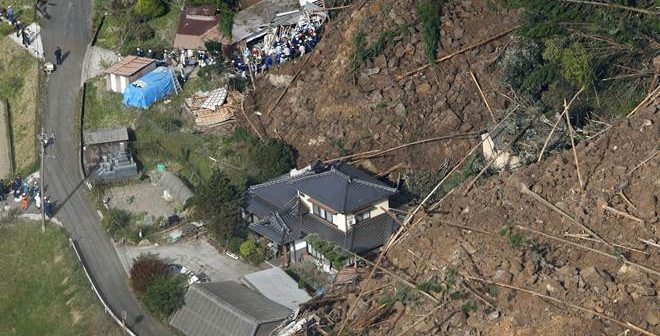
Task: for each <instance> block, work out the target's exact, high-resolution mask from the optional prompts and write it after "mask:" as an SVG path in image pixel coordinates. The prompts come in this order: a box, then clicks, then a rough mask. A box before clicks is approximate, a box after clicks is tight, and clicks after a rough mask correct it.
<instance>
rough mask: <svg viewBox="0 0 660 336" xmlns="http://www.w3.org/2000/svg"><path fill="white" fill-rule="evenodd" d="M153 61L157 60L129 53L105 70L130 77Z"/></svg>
mask: <svg viewBox="0 0 660 336" xmlns="http://www.w3.org/2000/svg"><path fill="white" fill-rule="evenodd" d="M153 62H156V60H155V59H152V58H146V57H137V56H133V55H129V56H126V57H124V58H122V59H121V60H120V61H119V62H117V63H115V64H113V65H112V66H111V67H109V68H108V70H106V71H105V72H106V73H110V74H114V75H119V76H124V77H128V76H131V75H133V74H135V73H136V72H138V71H140V70H142V69H144V68H145V67H147V66H148V65H150V64H151V63H153Z"/></svg>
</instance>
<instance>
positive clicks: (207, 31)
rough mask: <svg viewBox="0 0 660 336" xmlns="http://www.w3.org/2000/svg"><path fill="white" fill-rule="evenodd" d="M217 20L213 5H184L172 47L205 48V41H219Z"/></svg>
mask: <svg viewBox="0 0 660 336" xmlns="http://www.w3.org/2000/svg"><path fill="white" fill-rule="evenodd" d="M218 22H219V19H218V16H217V15H215V7H214V6H211V5H209V6H196V7H186V9H185V10H184V11H183V12H182V13H181V17H180V18H179V27H178V28H177V31H176V37H175V38H174V48H178V49H193V50H206V47H205V46H204V42H205V41H209V40H210V41H216V42H220V41H221V40H222V36H221V35H220V32H219V31H218Z"/></svg>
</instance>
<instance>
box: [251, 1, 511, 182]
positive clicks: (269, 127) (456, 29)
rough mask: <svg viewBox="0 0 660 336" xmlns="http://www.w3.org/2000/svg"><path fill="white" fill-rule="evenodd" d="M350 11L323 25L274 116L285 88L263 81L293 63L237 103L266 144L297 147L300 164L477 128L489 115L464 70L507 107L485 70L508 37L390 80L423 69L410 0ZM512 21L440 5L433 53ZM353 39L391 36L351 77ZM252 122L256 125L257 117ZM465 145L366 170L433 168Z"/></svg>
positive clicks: (424, 150)
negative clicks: (267, 140) (277, 141)
mask: <svg viewBox="0 0 660 336" xmlns="http://www.w3.org/2000/svg"><path fill="white" fill-rule="evenodd" d="M355 6H356V7H358V8H355V9H354V10H353V9H351V10H348V11H347V12H345V13H342V14H341V15H340V16H339V17H338V18H336V19H334V20H333V21H331V22H330V23H329V24H327V25H326V31H325V33H324V36H323V39H322V41H321V43H320V44H319V46H318V47H317V49H316V50H315V51H314V54H313V55H312V58H311V59H310V60H309V62H308V63H307V64H306V66H305V67H304V69H303V70H302V72H301V73H300V75H299V76H298V78H297V80H296V81H295V82H294V83H293V84H292V85H291V87H290V88H289V90H288V92H287V93H286V95H285V96H284V98H283V99H282V101H281V102H279V104H278V105H277V106H276V107H275V108H274V109H273V111H272V112H270V113H268V112H269V109H270V107H271V106H272V105H273V103H274V102H275V100H276V98H277V97H278V96H279V95H280V93H281V92H282V90H283V86H282V85H280V86H279V87H276V86H273V84H271V82H273V81H271V80H269V79H270V78H271V76H274V77H273V78H276V77H277V76H280V75H293V74H295V72H296V71H297V70H298V69H299V67H300V66H301V63H302V62H301V61H298V63H297V64H290V65H287V66H285V67H283V68H282V69H280V70H275V71H272V72H270V73H269V74H267V75H264V76H263V77H261V78H260V79H259V80H258V81H257V90H256V92H255V93H253V94H252V95H251V96H250V97H249V98H248V100H247V101H246V102H245V107H246V110H247V113H248V115H253V114H252V113H253V112H255V111H259V112H261V113H263V116H262V117H261V118H260V119H261V122H262V124H263V126H264V127H265V130H266V133H267V134H268V135H269V136H272V137H279V138H282V139H284V140H285V141H287V142H288V143H291V144H292V145H294V146H295V147H296V149H297V150H298V151H299V153H300V158H299V163H300V164H307V163H308V162H309V161H310V160H313V159H316V158H322V159H328V158H334V157H338V156H340V155H342V154H344V153H346V154H351V153H356V152H360V151H366V150H373V149H378V148H389V147H392V146H396V145H399V144H402V143H406V142H411V141H416V140H421V139H425V138H430V137H435V136H442V135H447V134H450V133H455V132H467V131H477V130H479V129H482V128H484V127H485V126H486V125H487V122H488V121H489V119H490V117H489V114H488V111H487V110H486V108H485V105H484V103H483V101H482V99H481V98H480V95H479V93H478V91H477V89H476V86H475V84H474V83H473V81H472V79H471V77H470V75H469V72H468V71H470V70H471V71H473V72H474V73H475V74H476V77H477V78H478V80H479V82H480V84H481V86H482V87H483V90H484V91H485V92H486V97H487V99H488V100H489V103H490V104H491V106H492V107H493V108H494V109H498V108H502V107H504V106H505V104H506V103H507V101H506V100H505V98H504V97H503V96H502V95H500V94H499V93H498V92H500V93H505V92H507V91H506V90H505V89H504V88H502V87H501V85H500V84H499V82H498V80H497V77H496V75H494V74H492V71H490V70H487V67H488V66H489V65H490V64H492V63H493V62H494V61H495V60H496V58H497V57H498V56H500V55H501V51H502V49H503V47H504V45H505V44H506V43H507V41H508V37H504V38H502V39H498V40H496V41H493V42H492V43H487V44H484V45H483V46H481V47H479V48H476V49H474V50H471V51H469V52H467V53H465V54H462V55H458V56H456V57H454V58H452V59H451V60H449V61H447V62H443V63H441V64H440V65H439V66H437V67H435V68H428V69H426V70H425V71H422V72H419V73H418V74H417V75H415V76H407V77H404V78H402V79H398V76H400V75H402V74H404V73H406V72H409V71H411V70H414V69H416V68H418V67H420V66H421V65H424V64H426V63H427V59H426V56H425V53H424V43H423V42H422V34H421V32H420V31H421V26H420V24H419V23H418V19H417V18H416V14H415V5H414V1H412V0H403V1H392V0H376V1H368V2H367V3H366V4H365V5H364V6H362V7H359V6H358V4H356V5H355ZM514 17H515V16H514V15H513V13H509V12H506V11H500V12H493V11H489V10H488V9H487V8H486V7H485V5H483V4H482V3H481V1H468V2H451V3H449V4H447V5H445V8H444V10H443V16H442V20H441V21H442V33H441V41H440V45H439V55H440V56H442V55H445V54H448V53H450V52H452V51H455V50H459V49H461V48H462V47H464V46H467V45H470V44H473V43H475V42H478V41H481V40H483V39H485V38H487V37H488V36H491V35H495V33H497V32H500V31H504V30H506V29H508V28H510V27H512V26H514V25H515V23H514ZM359 31H362V32H364V34H365V40H366V43H365V44H366V46H367V47H369V46H371V45H373V44H374V42H375V41H376V40H377V39H378V37H379V36H380V35H381V34H382V33H384V32H396V33H395V35H394V36H395V37H394V39H393V43H391V44H390V45H388V46H386V47H385V48H384V49H383V50H382V53H380V54H379V55H378V56H377V57H375V58H373V59H369V60H367V61H366V62H365V64H363V65H362V66H360V67H359V68H358V69H357V70H355V71H354V72H351V62H352V59H353V57H355V44H354V37H355V36H356V34H358V32H359ZM254 122H255V124H256V125H257V127H260V126H259V122H258V121H257V120H256V118H255V120H254ZM246 127H247V125H246ZM469 146H470V144H469V142H468V141H466V140H453V141H446V142H437V143H434V144H433V145H423V146H416V147H411V148H409V149H407V150H405V151H399V152H396V153H394V154H395V156H393V157H389V158H387V159H386V160H381V161H373V162H371V164H373V166H371V168H374V169H375V170H378V169H385V168H387V167H389V166H390V165H393V164H398V163H401V162H403V163H406V164H408V165H409V166H412V167H415V168H416V169H422V168H428V167H436V166H437V165H438V163H439V162H440V161H441V160H443V159H444V158H446V157H450V158H451V157H457V156H460V155H462V154H463V153H464V151H465V150H466V149H467V148H469Z"/></svg>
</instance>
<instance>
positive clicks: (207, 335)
mask: <svg viewBox="0 0 660 336" xmlns="http://www.w3.org/2000/svg"><path fill="white" fill-rule="evenodd" d="M184 301H185V304H184V305H183V307H181V309H179V310H178V311H177V312H176V313H174V315H173V316H172V319H171V320H170V324H171V325H172V326H174V327H175V328H177V329H179V330H181V331H182V332H183V333H184V334H186V335H187V336H267V335H270V334H271V332H272V331H273V330H274V329H275V328H277V327H278V326H279V325H280V324H282V321H284V320H285V319H286V318H287V317H288V316H289V315H290V314H291V311H290V310H289V309H287V308H286V307H284V306H282V305H280V304H278V303H275V302H273V301H271V300H269V299H268V298H266V297H264V296H262V295H261V294H259V293H256V292H254V291H252V290H250V289H248V288H246V287H244V286H242V285H241V284H239V283H237V282H234V281H224V282H206V283H197V284H193V285H191V286H190V288H189V289H188V293H186V297H185V300H184Z"/></svg>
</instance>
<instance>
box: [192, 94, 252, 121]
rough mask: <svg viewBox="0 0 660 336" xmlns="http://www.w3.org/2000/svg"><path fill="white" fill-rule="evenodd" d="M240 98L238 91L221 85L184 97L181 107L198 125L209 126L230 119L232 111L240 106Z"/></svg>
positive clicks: (232, 114) (232, 115)
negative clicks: (220, 86)
mask: <svg viewBox="0 0 660 336" xmlns="http://www.w3.org/2000/svg"><path fill="white" fill-rule="evenodd" d="M241 98H242V95H241V93H240V92H238V91H229V90H228V88H227V87H223V88H218V89H215V90H213V91H209V92H196V93H195V94H193V95H192V97H190V98H186V99H185V103H184V104H183V106H182V108H183V109H184V110H185V111H187V112H188V113H189V114H190V115H191V116H192V118H193V119H194V120H195V125H197V126H198V127H211V126H216V125H219V124H222V123H225V122H228V121H230V120H232V118H233V117H234V112H235V111H236V109H237V108H240V104H241Z"/></svg>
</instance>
